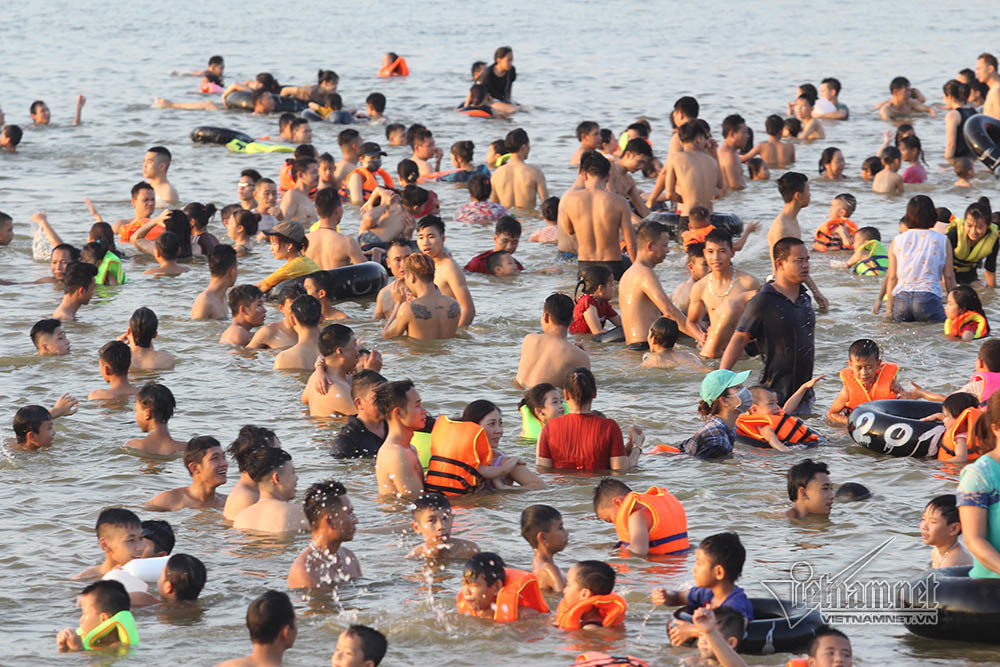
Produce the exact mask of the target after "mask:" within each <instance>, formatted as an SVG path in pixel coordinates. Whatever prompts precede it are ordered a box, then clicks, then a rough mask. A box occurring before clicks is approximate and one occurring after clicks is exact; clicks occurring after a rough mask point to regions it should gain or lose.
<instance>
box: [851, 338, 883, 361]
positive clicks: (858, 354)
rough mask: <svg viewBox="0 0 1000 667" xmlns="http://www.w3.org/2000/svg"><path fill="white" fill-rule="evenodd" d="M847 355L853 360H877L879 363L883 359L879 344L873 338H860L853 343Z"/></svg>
mask: <svg viewBox="0 0 1000 667" xmlns="http://www.w3.org/2000/svg"><path fill="white" fill-rule="evenodd" d="M847 355H848V357H850V358H852V359H875V360H876V361H877V360H878V359H880V358H881V355H880V354H879V349H878V344H877V343H876V342H875V341H873V340H872V339H871V338H859V339H858V340H856V341H854V342H853V343H851V347H849V348H848V350H847Z"/></svg>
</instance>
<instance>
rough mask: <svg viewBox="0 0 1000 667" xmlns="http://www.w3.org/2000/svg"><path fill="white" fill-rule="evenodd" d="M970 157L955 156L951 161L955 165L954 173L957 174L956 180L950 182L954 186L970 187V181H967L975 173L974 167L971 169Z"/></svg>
mask: <svg viewBox="0 0 1000 667" xmlns="http://www.w3.org/2000/svg"><path fill="white" fill-rule="evenodd" d="M973 164H974V163H973V162H972V158H968V157H960V158H956V159H955V162H954V163H953V165H954V167H955V175H956V176H958V180H957V181H955V182H954V183H953V184H952V187H955V188H971V187H972V183H970V182H969V179H971V178H972V177H973V176H974V175H975V173H976V172H975V169H973Z"/></svg>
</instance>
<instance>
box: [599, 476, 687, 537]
mask: <svg viewBox="0 0 1000 667" xmlns="http://www.w3.org/2000/svg"><path fill="white" fill-rule="evenodd" d="M594 513H595V514H596V515H597V518H598V519H600V520H601V521H607V522H608V523H610V524H614V527H615V532H616V533H617V534H618V540H619V542H618V546H621V547H623V548H625V549H627V550H628V551H630V552H632V553H633V554H635V555H636V556H645V555H647V554H672V553H680V552H682V551H686V550H687V549H688V547H689V546H690V545H689V543H688V537H687V515H686V513H685V512H684V506H683V505H681V503H680V501H679V500H677V498H675V497H674V496H673V494H671V493H670V492H669V491H667V490H666V489H664V488H662V487H657V486H653V487H650V489H649V490H648V491H646V493H642V494H640V493H636V492H634V491H633V490H632V489H630V488H629V487H628V486H627V485H625V484H624V483H623V482H620V481H618V480H617V479H612V478H611V477H605V478H604V479H602V480H601V482H600V483H599V484H598V485H597V488H596V489H594Z"/></svg>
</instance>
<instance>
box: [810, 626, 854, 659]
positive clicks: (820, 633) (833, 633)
mask: <svg viewBox="0 0 1000 667" xmlns="http://www.w3.org/2000/svg"><path fill="white" fill-rule="evenodd" d="M823 637H841V638H842V639H846V640H847V643H848V644H849V643H851V640H850V638H849V637H848V636H847V635H845V634H844V633H843V632H841V631H840V630H837V629H836V628H831V627H830V626H829V625H821V626H819V627H818V628H816V638H815V639H813V640H812V644H810V645H809V657H810V658H815V657H816V653H817V652H818V651H819V644H820V641H822V639H823Z"/></svg>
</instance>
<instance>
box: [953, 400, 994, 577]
mask: <svg viewBox="0 0 1000 667" xmlns="http://www.w3.org/2000/svg"><path fill="white" fill-rule="evenodd" d="M979 420H980V422H982V421H984V420H985V422H986V423H985V424H984V426H986V427H987V428H986V429H985V430H986V431H987V433H988V435H987V437H986V438H983V444H984V445H985V446H986V447H989V446H990V440H992V445H993V450H992V451H991V452H990V453H989V454H984V455H983V456H981V457H979V459H977V460H976V461H975V463H971V464H969V465H967V466H965V468H964V469H963V470H962V474H961V476H960V477H959V479H958V515H959V517H960V518H961V520H962V535H963V536H964V537H965V546H966V547H968V549H969V551H971V552H972V556H973V557H974V558H975V563H974V564H973V566H972V571H971V572H969V576H970V577H973V578H976V579H987V578H991V579H997V578H1000V448H997V447H996V443H997V438H998V437H1000V392H998V393H996V394H993V396H991V397H990V400H989V402H988V403H987V405H986V411H985V413H984V414H983V415H982V416H981V417H980V418H979ZM977 426H978V424H977ZM980 433H981V432H980Z"/></svg>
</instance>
